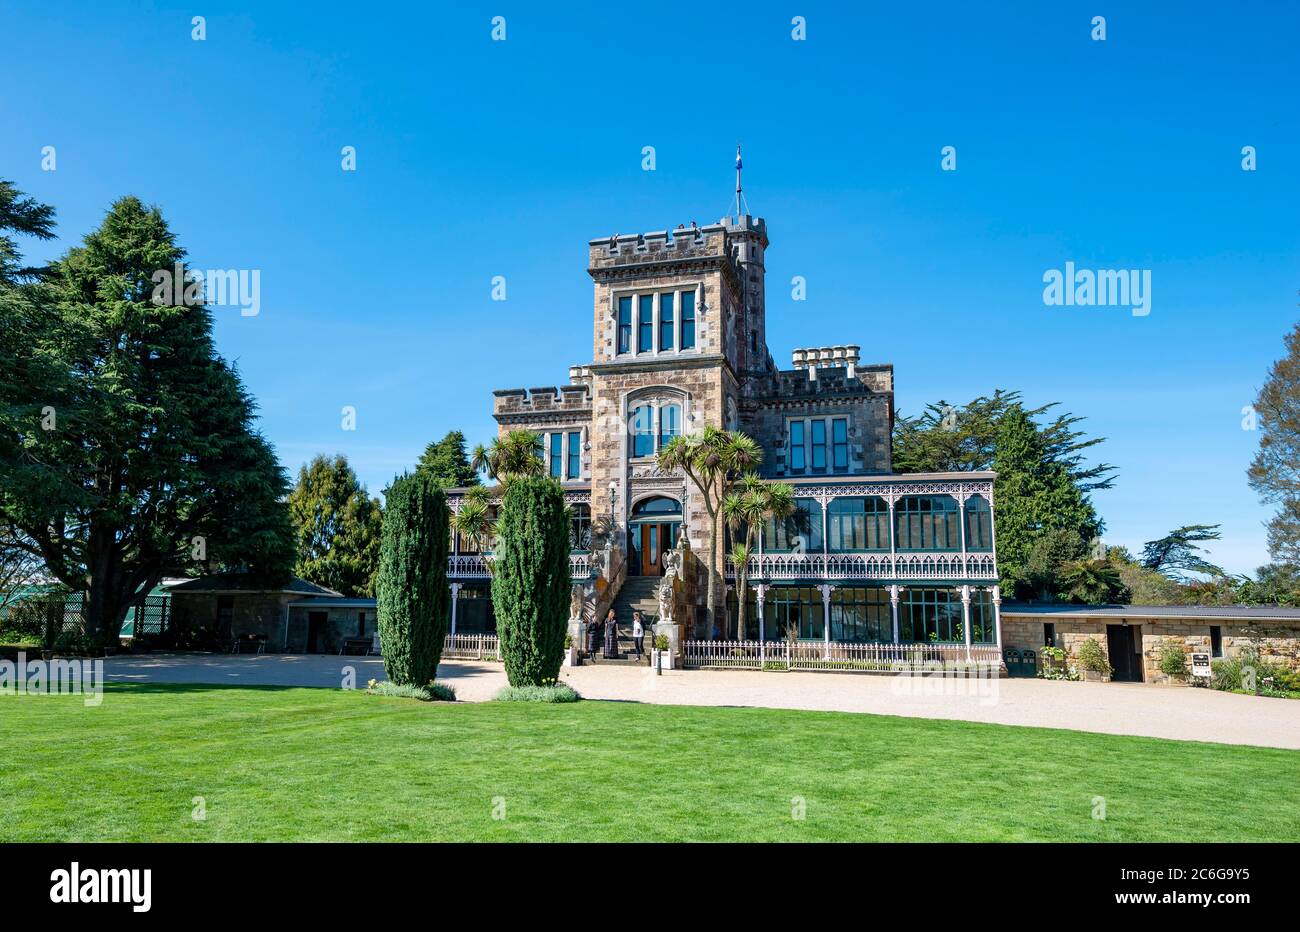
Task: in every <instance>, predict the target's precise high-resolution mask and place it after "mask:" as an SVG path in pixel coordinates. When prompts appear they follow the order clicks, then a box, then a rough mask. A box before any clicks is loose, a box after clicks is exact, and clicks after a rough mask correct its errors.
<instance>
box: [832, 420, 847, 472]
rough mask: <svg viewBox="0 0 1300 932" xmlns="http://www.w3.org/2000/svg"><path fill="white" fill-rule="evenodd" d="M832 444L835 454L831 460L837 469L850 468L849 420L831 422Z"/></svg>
mask: <svg viewBox="0 0 1300 932" xmlns="http://www.w3.org/2000/svg"><path fill="white" fill-rule="evenodd" d="M831 443H832V445H833V449H834V454H833V458H832V460H831V462H832V463H834V464H835V468H836V469H848V468H849V422H848V419H847V418H842V417H837V418H835V420H833V421H831Z"/></svg>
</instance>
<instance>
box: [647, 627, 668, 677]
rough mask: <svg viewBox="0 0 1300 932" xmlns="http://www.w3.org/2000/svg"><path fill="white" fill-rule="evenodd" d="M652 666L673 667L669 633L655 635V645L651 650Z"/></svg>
mask: <svg viewBox="0 0 1300 932" xmlns="http://www.w3.org/2000/svg"><path fill="white" fill-rule="evenodd" d="M650 666H652V667H658V668H659V669H662V670H671V669H672V668H673V652H672V651H671V650H669V642H668V635H666V634H656V635H655V639H654V647H653V649H651V651H650Z"/></svg>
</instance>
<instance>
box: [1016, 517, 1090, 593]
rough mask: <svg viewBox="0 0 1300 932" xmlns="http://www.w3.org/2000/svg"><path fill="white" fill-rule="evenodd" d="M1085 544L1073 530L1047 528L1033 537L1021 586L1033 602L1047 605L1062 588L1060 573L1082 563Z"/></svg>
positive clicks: (1086, 548)
mask: <svg viewBox="0 0 1300 932" xmlns="http://www.w3.org/2000/svg"><path fill="white" fill-rule="evenodd" d="M1087 550H1088V545H1087V543H1086V542H1085V541H1084V539H1083V538H1082V537H1080V536H1079V532H1078V531H1076V530H1074V529H1073V528H1064V527H1055V528H1046V529H1044V530H1043V532H1042V533H1041V534H1039V535H1038V536H1037V537H1035V538H1033V540H1032V541H1031V543H1030V545H1029V552H1028V555H1027V556H1026V558H1025V568H1024V574H1023V575H1024V584H1025V585H1026V586H1027V587H1029V588H1030V589H1031V590H1032V595H1033V597H1034V598H1035V599H1039V600H1041V601H1044V602H1050V601H1051V600H1052V599H1054V598H1056V595H1057V593H1058V591H1059V590H1060V588H1061V584H1062V581H1061V578H1060V577H1061V573H1062V571H1063V569H1064V568H1065V567H1066V566H1068V565H1070V564H1073V563H1077V562H1079V561H1081V560H1083V556H1084V554H1085V553H1086V552H1087Z"/></svg>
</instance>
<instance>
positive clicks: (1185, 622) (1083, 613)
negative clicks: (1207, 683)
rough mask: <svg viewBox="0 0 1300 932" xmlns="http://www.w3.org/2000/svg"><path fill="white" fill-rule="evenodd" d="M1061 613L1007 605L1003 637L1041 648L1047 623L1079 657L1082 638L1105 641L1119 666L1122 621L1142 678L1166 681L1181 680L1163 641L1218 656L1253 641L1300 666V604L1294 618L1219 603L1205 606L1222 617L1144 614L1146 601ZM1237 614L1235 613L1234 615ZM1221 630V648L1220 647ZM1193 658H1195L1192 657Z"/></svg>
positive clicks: (1012, 645) (1011, 645)
mask: <svg viewBox="0 0 1300 932" xmlns="http://www.w3.org/2000/svg"><path fill="white" fill-rule="evenodd" d="M1062 608H1063V609H1064V611H1063V612H1062V614H1050V613H1047V612H1046V611H1044V610H1043V608H1042V607H1040V608H1039V609H1038V610H1036V611H1034V612H1032V613H1028V614H1022V613H1021V610H1020V609H1019V608H1018V607H1014V606H1008V607H1005V608H1004V609H1003V615H1002V637H1003V644H1004V646H1005V647H1006V648H1007V649H1016V650H1021V651H1024V650H1032V651H1034V652H1035V653H1036V654H1037V653H1038V652H1039V651H1040V650H1041V649H1042V647H1043V645H1044V643H1045V642H1046V639H1047V636H1048V635H1047V631H1046V625H1052V626H1053V628H1054V640H1055V646H1056V647H1061V648H1064V649H1065V651H1066V652H1067V653H1068V654H1069V655H1070V657H1072V658H1074V657H1077V655H1078V647H1079V644H1080V642H1081V641H1082V640H1083V639H1085V638H1093V639H1095V640H1096V641H1097V642H1098V643H1100V644H1101V648H1102V651H1103V653H1105V654H1106V656H1107V659H1108V660H1109V661H1110V663H1111V664H1112V666H1119V663H1118V658H1115V657H1111V655H1110V651H1111V645H1110V639H1109V637H1108V628H1109V627H1110V626H1123V625H1124V623H1125V622H1127V627H1128V628H1130V629H1131V630H1132V634H1131V638H1132V643H1133V647H1134V654H1135V655H1136V658H1137V664H1136V665H1135V670H1140V671H1141V681H1142V682H1146V683H1161V684H1166V685H1181V684H1180V683H1179V681H1177V680H1171V678H1170V677H1169V676H1168V675H1167V674H1165V673H1164V672H1163V671H1162V670H1161V669H1160V656H1161V652H1162V650H1163V647H1164V645H1165V644H1166V643H1167V642H1173V643H1176V644H1178V645H1179V646H1181V647H1182V648H1183V649H1184V650H1185V651H1186V652H1187V653H1188V654H1189V655H1190V654H1191V653H1192V652H1193V651H1196V652H1204V653H1209V654H1211V656H1212V657H1213V658H1214V659H1218V658H1219V657H1233V656H1237V655H1239V654H1240V653H1241V651H1242V650H1243V649H1244V648H1248V647H1253V648H1254V649H1256V650H1258V651H1259V654H1260V656H1261V657H1262V658H1263V659H1265V660H1267V661H1268V662H1270V663H1276V664H1280V665H1284V666H1287V667H1289V668H1290V669H1292V670H1296V671H1300V610H1297V611H1295V612H1294V614H1295V617H1294V618H1290V619H1288V618H1285V617H1279V618H1273V619H1262V618H1258V617H1250V616H1249V613H1250V611H1251V608H1250V607H1245V608H1244V611H1235V612H1234V609H1240V608H1241V607H1233V606H1227V607H1216V608H1214V609H1209V608H1207V609H1205V611H1215V612H1218V613H1220V616H1219V617H1198V612H1199V611H1200V610H1201V607H1199V606H1190V607H1189V608H1188V611H1187V614H1186V615H1183V616H1179V615H1178V614H1176V611H1177V610H1176V609H1174V608H1170V607H1161V610H1162V612H1163V613H1164V617H1160V618H1151V617H1143V616H1142V609H1143V606H1132V607H1131V609H1130V611H1131V614H1129V615H1125V614H1122V613H1121V612H1120V611H1119V610H1117V609H1116V608H1115V607H1108V606H1096V607H1095V609H1096V613H1095V614H1089V613H1088V610H1089V608H1090V607H1089V606H1062ZM1234 614H1235V616H1236V617H1233V616H1234ZM1216 629H1217V631H1218V636H1217V641H1218V645H1219V646H1218V651H1217V653H1216V651H1215V647H1214V644H1215V641H1216V636H1215V634H1214V632H1215V630H1216ZM1189 664H1190V660H1189Z"/></svg>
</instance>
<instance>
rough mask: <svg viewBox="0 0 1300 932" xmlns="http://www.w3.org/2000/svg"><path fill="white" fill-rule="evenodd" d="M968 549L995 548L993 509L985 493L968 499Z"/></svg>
mask: <svg viewBox="0 0 1300 932" xmlns="http://www.w3.org/2000/svg"><path fill="white" fill-rule="evenodd" d="M966 549H967V550H992V549H993V509H992V508H990V507H989V501H988V499H987V498H985V497H984V496H983V495H972V496H971V497H970V498H968V499H966Z"/></svg>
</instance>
